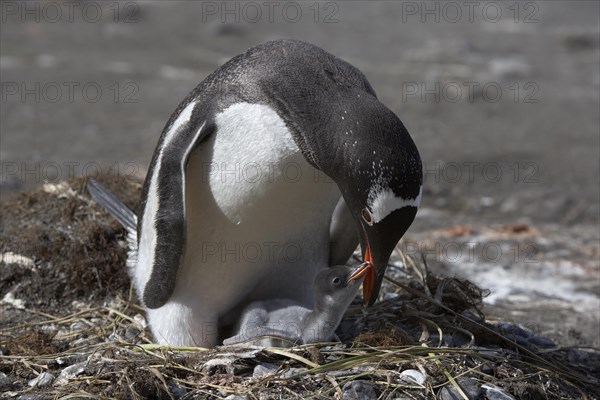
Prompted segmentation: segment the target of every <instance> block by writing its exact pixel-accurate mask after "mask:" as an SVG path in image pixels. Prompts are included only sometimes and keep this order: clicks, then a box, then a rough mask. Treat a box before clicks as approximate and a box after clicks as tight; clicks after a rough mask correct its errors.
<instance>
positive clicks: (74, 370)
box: [54, 361, 87, 386]
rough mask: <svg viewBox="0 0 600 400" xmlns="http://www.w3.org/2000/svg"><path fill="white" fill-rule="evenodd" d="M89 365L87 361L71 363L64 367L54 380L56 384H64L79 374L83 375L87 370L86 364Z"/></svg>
mask: <svg viewBox="0 0 600 400" xmlns="http://www.w3.org/2000/svg"><path fill="white" fill-rule="evenodd" d="M86 365H87V361H84V362H81V363H79V364H74V365H71V366H70V367H67V368H65V369H63V370H62V371H61V373H60V375H58V378H56V381H55V382H54V385H55V386H63V385H66V384H67V383H69V380H71V379H74V378H76V377H77V376H78V375H81V374H83V373H84V372H85V366H86Z"/></svg>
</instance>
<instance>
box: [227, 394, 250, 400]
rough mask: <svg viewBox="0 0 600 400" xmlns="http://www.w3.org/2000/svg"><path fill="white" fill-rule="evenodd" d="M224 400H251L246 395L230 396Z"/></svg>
mask: <svg viewBox="0 0 600 400" xmlns="http://www.w3.org/2000/svg"><path fill="white" fill-rule="evenodd" d="M223 400H250V398H249V397H248V396H247V395H245V394H230V395H229V396H227V397H225V398H224V399H223Z"/></svg>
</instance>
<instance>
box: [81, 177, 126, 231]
mask: <svg viewBox="0 0 600 400" xmlns="http://www.w3.org/2000/svg"><path fill="white" fill-rule="evenodd" d="M86 186H87V190H88V192H89V193H90V196H92V198H93V199H94V200H95V201H96V203H98V204H99V205H100V206H101V207H102V208H104V209H105V210H106V211H108V212H109V213H111V214H112V215H113V216H114V217H115V218H116V219H117V220H118V221H119V222H120V223H121V225H123V228H125V229H126V230H127V232H128V233H135V232H136V229H137V215H135V213H134V212H133V211H132V210H131V209H130V208H129V207H127V206H126V205H125V204H124V203H123V202H122V201H121V200H119V199H118V198H117V196H115V195H114V194H112V193H111V192H110V191H109V190H108V189H107V188H105V187H104V186H102V184H101V183H100V182H98V181H97V180H95V179H94V178H90V179H88V181H87V185H86Z"/></svg>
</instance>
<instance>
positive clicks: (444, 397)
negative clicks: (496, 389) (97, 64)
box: [437, 377, 481, 400]
mask: <svg viewBox="0 0 600 400" xmlns="http://www.w3.org/2000/svg"><path fill="white" fill-rule="evenodd" d="M456 383H457V384H458V386H460V388H461V389H462V391H463V392H464V393H465V394H466V395H467V397H468V398H469V399H470V400H475V399H477V398H478V397H479V395H480V394H481V384H480V383H479V382H477V381H476V380H475V379H472V378H466V377H460V378H458V379H456ZM437 396H438V399H440V400H462V399H463V397H462V395H461V394H460V392H459V391H458V390H457V389H456V387H455V386H454V385H452V384H451V383H448V384H446V385H445V386H444V387H442V388H441V389H440V391H439V392H438V395H437Z"/></svg>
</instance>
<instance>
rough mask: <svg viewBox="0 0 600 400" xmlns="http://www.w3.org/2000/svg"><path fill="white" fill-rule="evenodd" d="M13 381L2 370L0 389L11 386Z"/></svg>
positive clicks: (0, 373)
mask: <svg viewBox="0 0 600 400" xmlns="http://www.w3.org/2000/svg"><path fill="white" fill-rule="evenodd" d="M10 385H11V381H10V378H9V377H8V376H6V374H5V373H4V372H0V390H6V389H8V388H9V387H10Z"/></svg>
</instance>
